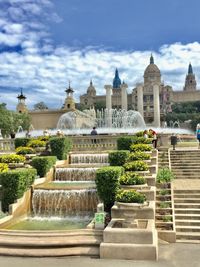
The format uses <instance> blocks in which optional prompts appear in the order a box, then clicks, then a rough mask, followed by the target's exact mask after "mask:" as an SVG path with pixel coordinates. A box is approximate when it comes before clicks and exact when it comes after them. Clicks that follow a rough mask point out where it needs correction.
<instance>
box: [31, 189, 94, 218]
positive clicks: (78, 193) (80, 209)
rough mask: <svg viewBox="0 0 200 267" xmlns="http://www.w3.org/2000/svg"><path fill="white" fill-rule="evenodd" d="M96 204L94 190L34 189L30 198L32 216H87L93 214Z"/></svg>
mask: <svg viewBox="0 0 200 267" xmlns="http://www.w3.org/2000/svg"><path fill="white" fill-rule="evenodd" d="M97 203H98V197H97V193H96V189H82V190H44V189H35V190H34V192H33V197H32V208H33V214H34V216H45V217H51V216H61V217H66V216H71V215H75V216H76V215H87V214H88V213H91V212H93V213H94V212H95V210H96V206H97Z"/></svg>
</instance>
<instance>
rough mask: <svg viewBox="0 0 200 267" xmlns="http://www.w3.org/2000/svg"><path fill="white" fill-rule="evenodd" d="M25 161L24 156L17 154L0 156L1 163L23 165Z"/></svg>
mask: <svg viewBox="0 0 200 267" xmlns="http://www.w3.org/2000/svg"><path fill="white" fill-rule="evenodd" d="M25 160H26V159H25V157H24V156H22V155H16V154H10V155H3V156H0V163H21V162H22V163H23V162H25Z"/></svg>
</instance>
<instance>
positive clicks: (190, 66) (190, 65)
mask: <svg viewBox="0 0 200 267" xmlns="http://www.w3.org/2000/svg"><path fill="white" fill-rule="evenodd" d="M188 74H193V70H192V64H191V63H190V64H189V66H188Z"/></svg>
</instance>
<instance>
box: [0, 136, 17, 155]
mask: <svg viewBox="0 0 200 267" xmlns="http://www.w3.org/2000/svg"><path fill="white" fill-rule="evenodd" d="M14 150H15V144H14V140H13V139H6V138H4V139H0V152H12V151H14Z"/></svg>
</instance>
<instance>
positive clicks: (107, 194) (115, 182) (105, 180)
mask: <svg viewBox="0 0 200 267" xmlns="http://www.w3.org/2000/svg"><path fill="white" fill-rule="evenodd" d="M123 172H124V170H123V168H122V167H102V168H100V169H98V170H97V172H96V185H97V192H98V195H99V197H100V199H101V200H102V201H103V203H104V206H105V210H106V211H110V209H111V207H112V206H113V204H114V202H115V195H116V192H117V190H118V189H119V177H120V176H121V175H122V174H123Z"/></svg>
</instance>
